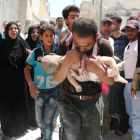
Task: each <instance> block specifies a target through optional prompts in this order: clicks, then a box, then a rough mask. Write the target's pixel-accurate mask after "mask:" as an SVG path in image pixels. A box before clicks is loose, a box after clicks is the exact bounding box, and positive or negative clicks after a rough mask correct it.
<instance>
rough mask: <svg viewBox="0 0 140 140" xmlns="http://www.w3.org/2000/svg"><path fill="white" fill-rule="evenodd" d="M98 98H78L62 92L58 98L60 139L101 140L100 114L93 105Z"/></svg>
mask: <svg viewBox="0 0 140 140" xmlns="http://www.w3.org/2000/svg"><path fill="white" fill-rule="evenodd" d="M98 99H99V98H94V99H91V100H80V99H77V98H73V97H70V96H66V95H63V94H62V95H61V96H60V97H59V98H58V100H57V103H58V106H59V111H60V121H61V129H60V132H61V133H60V137H59V138H60V140H101V138H100V116H99V112H98V110H97V107H96V106H95V104H96V102H97V101H98Z"/></svg>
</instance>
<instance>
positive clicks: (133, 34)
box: [125, 20, 140, 42]
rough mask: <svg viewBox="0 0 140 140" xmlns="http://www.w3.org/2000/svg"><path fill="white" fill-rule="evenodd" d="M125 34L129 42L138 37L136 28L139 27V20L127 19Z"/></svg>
mask: <svg viewBox="0 0 140 140" xmlns="http://www.w3.org/2000/svg"><path fill="white" fill-rule="evenodd" d="M125 27H126V35H127V37H128V39H129V40H130V42H134V41H135V40H137V38H138V30H139V28H140V25H139V22H138V21H137V20H129V21H128V22H127V23H126V26H125Z"/></svg>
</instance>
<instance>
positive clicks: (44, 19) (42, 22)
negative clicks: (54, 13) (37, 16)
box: [40, 18, 50, 26]
mask: <svg viewBox="0 0 140 140" xmlns="http://www.w3.org/2000/svg"><path fill="white" fill-rule="evenodd" d="M44 23H50V21H49V20H48V19H46V18H43V19H41V20H40V26H41V25H42V24H44Z"/></svg>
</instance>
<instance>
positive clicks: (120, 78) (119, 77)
mask: <svg viewBox="0 0 140 140" xmlns="http://www.w3.org/2000/svg"><path fill="white" fill-rule="evenodd" d="M114 81H116V82H121V83H124V84H127V83H128V81H126V80H125V79H124V78H123V77H121V76H120V74H119V73H118V74H117V75H115V76H114Z"/></svg>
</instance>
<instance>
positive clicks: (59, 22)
mask: <svg viewBox="0 0 140 140" xmlns="http://www.w3.org/2000/svg"><path fill="white" fill-rule="evenodd" d="M56 24H57V26H58V28H59V29H62V27H63V24H64V19H63V18H62V17H58V18H57V19H56Z"/></svg>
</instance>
